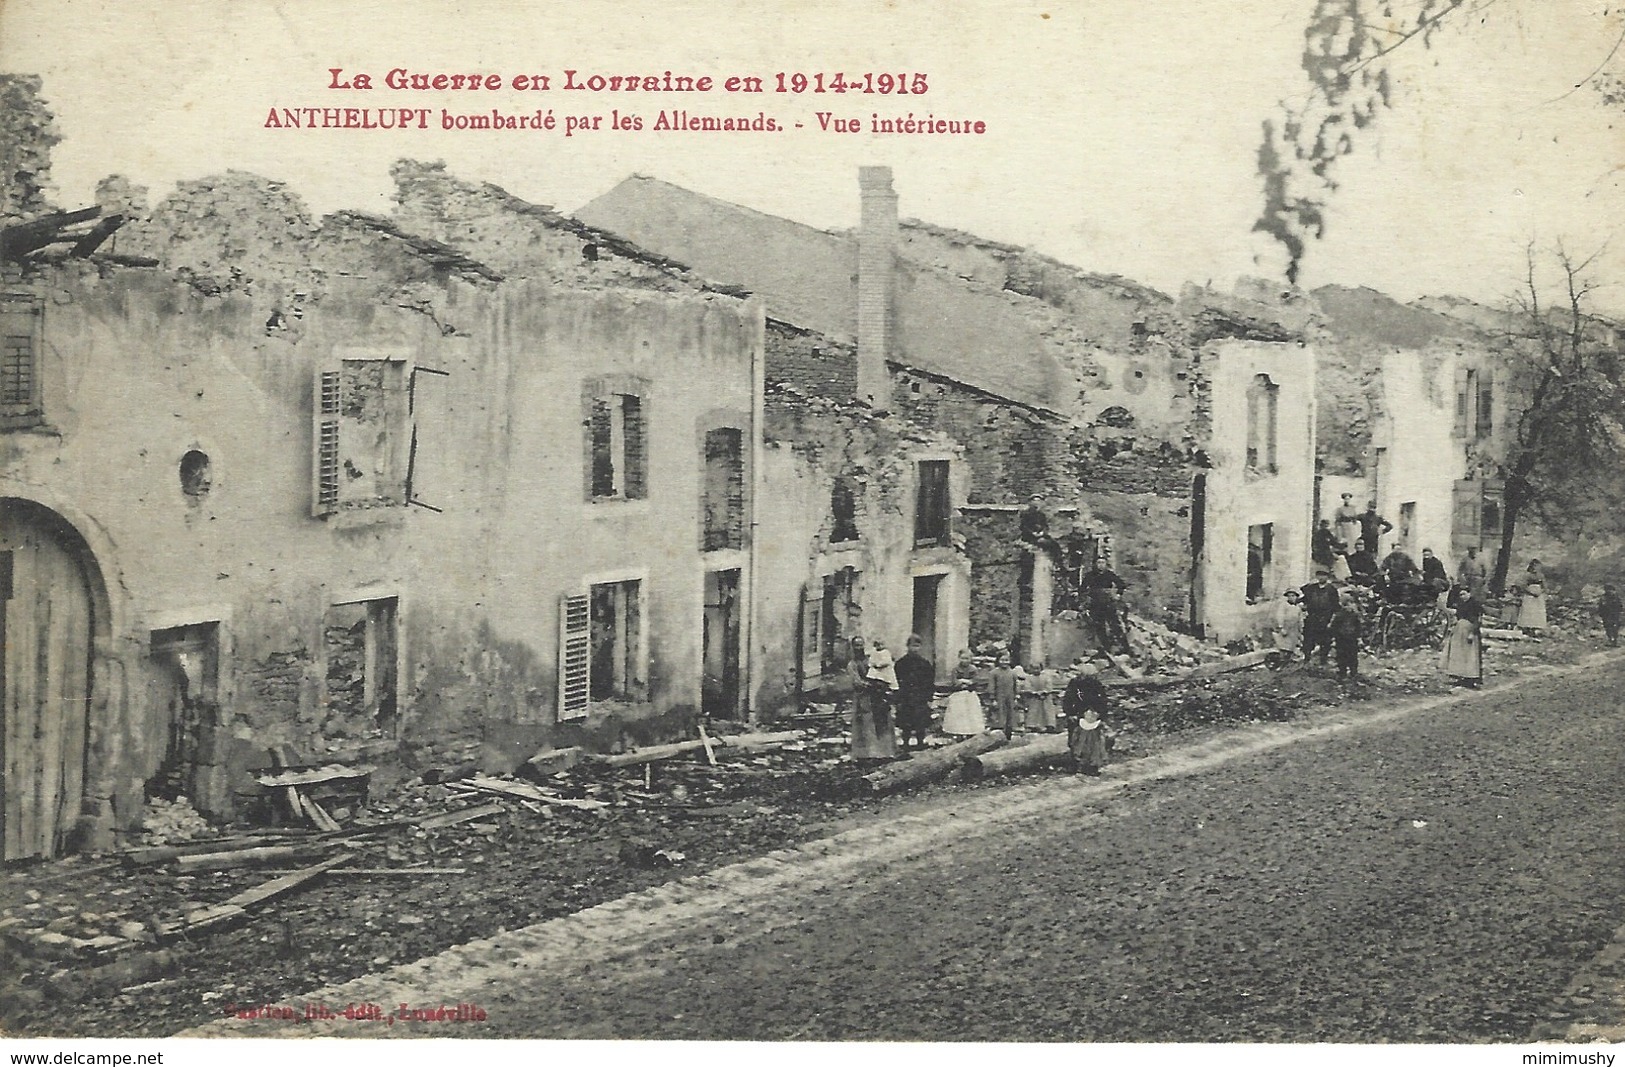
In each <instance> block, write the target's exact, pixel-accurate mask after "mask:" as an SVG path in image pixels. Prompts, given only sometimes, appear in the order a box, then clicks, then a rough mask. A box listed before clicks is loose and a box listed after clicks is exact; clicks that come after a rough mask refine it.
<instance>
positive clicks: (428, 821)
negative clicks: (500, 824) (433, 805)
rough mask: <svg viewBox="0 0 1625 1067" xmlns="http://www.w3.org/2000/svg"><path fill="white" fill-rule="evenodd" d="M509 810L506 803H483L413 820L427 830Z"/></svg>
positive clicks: (471, 820)
mask: <svg viewBox="0 0 1625 1067" xmlns="http://www.w3.org/2000/svg"><path fill="white" fill-rule="evenodd" d="M507 810H508V805H506V804H481V805H479V806H478V807H473V808H464V809H463V810H461V811H446V812H441V813H440V814H438V815H428V816H425V817H423V818H421V819H416V820H413V823H414V825H416V826H419V827H422V828H423V829H425V830H438V829H440V828H441V827H442V826H456V825H457V824H458V823H464V822H473V821H474V820H475V819H483V818H485V817H486V816H488V815H501V814H502V813H504V812H506V811H507Z"/></svg>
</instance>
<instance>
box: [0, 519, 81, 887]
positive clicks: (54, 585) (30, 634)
mask: <svg viewBox="0 0 1625 1067" xmlns="http://www.w3.org/2000/svg"><path fill="white" fill-rule="evenodd" d="M54 527H55V524H52V523H49V522H47V521H43V519H42V517H41V516H40V515H38V514H37V513H34V512H32V511H30V510H28V509H26V508H22V507H19V506H17V505H14V504H12V503H10V502H6V503H4V504H0V559H3V560H4V562H0V576H3V572H4V571H7V570H9V572H10V578H11V581H10V582H9V584H8V585H6V586H5V587H4V588H0V595H4V599H3V600H0V633H3V635H4V640H5V647H4V650H3V653H0V697H3V708H4V716H5V729H4V733H3V735H0V736H3V738H4V750H3V753H0V754H3V765H4V769H5V805H4V809H3V814H0V822H3V824H4V826H3V829H4V838H5V858H6V859H8V860H11V859H18V858H21V857H26V856H51V855H55V854H56V853H57V852H58V851H60V850H61V847H62V843H63V839H64V837H65V835H66V834H67V833H68V831H69V830H71V829H72V828H73V826H74V824H75V822H77V821H78V818H79V809H80V802H81V797H82V794H83V790H84V767H85V732H86V725H87V721H88V718H89V708H90V665H91V622H92V618H91V599H90V587H89V585H88V583H87V582H86V580H85V573H84V569H83V567H82V566H81V564H80V562H79V560H78V559H77V558H76V556H75V554H74V553H72V552H70V550H69V548H68V547H67V546H66V545H65V544H64V543H63V540H62V536H63V535H62V534H61V533H59V532H58V531H56V530H55V528H54Z"/></svg>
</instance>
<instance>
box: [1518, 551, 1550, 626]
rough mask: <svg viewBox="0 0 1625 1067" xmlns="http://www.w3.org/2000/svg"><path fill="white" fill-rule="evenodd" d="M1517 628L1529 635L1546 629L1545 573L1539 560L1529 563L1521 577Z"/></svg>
mask: <svg viewBox="0 0 1625 1067" xmlns="http://www.w3.org/2000/svg"><path fill="white" fill-rule="evenodd" d="M1518 627H1519V628H1520V629H1523V630H1528V631H1529V632H1530V633H1536V634H1538V633H1540V631H1542V630H1544V629H1546V572H1545V571H1543V570H1542V569H1541V566H1540V560H1538V559H1532V560H1530V561H1529V569H1528V570H1527V571H1525V572H1524V575H1523V599H1522V600H1520V601H1519V602H1518Z"/></svg>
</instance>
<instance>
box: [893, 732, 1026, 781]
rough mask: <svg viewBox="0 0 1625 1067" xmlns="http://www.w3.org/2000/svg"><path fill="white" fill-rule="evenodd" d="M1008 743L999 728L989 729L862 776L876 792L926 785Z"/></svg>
mask: <svg viewBox="0 0 1625 1067" xmlns="http://www.w3.org/2000/svg"><path fill="white" fill-rule="evenodd" d="M1004 743H1005V736H1004V734H1003V733H1001V732H1000V731H998V730H989V731H987V732H986V733H982V734H977V735H976V736H975V737H971V738H967V739H965V740H964V741H960V742H958V743H957V744H952V745H947V746H945V747H943V748H938V749H933V750H931V751H930V752H922V753H917V754H916V755H915V756H914V758H913V759H908V760H902V761H900V762H897V763H893V764H890V765H888V766H886V767H883V768H881V769H880V770H878V771H875V772H874V773H873V774H866V775H864V776H863V781H864V785H865V787H866V788H867V790H868V791H869V792H870V793H872V794H875V795H877V796H879V795H883V794H885V793H895V792H896V791H897V790H899V789H907V788H909V787H911V786H916V785H923V784H924V783H926V782H932V781H936V780H937V779H939V778H946V777H947V776H948V774H949V772H951V771H953V770H954V769H955V768H957V767H958V766H959V765H960V764H961V763H964V762H965V761H966V760H968V759H970V758H972V757H973V756H979V755H981V754H982V753H984V752H989V751H991V750H993V749H995V748H998V747H999V746H1000V745H1003V744H1004Z"/></svg>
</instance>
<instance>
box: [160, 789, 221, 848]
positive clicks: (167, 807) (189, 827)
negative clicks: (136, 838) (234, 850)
mask: <svg viewBox="0 0 1625 1067" xmlns="http://www.w3.org/2000/svg"><path fill="white" fill-rule="evenodd" d="M214 833H216V830H215V828H214V827H213V826H212V825H210V823H209V820H207V819H205V818H204V817H203V816H201V815H199V814H198V813H197V809H196V808H194V807H192V802H191V801H190V800H187V799H186V798H185V797H176V798H175V799H174V800H162V799H159V798H153V799H152V800H149V801H147V810H146V813H145V814H144V815H143V816H142V817H141V843H142V844H143V845H148V846H156V845H170V844H175V843H177V842H183V841H194V840H196V839H198V838H200V837H209V836H211V835H213V834H214Z"/></svg>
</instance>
